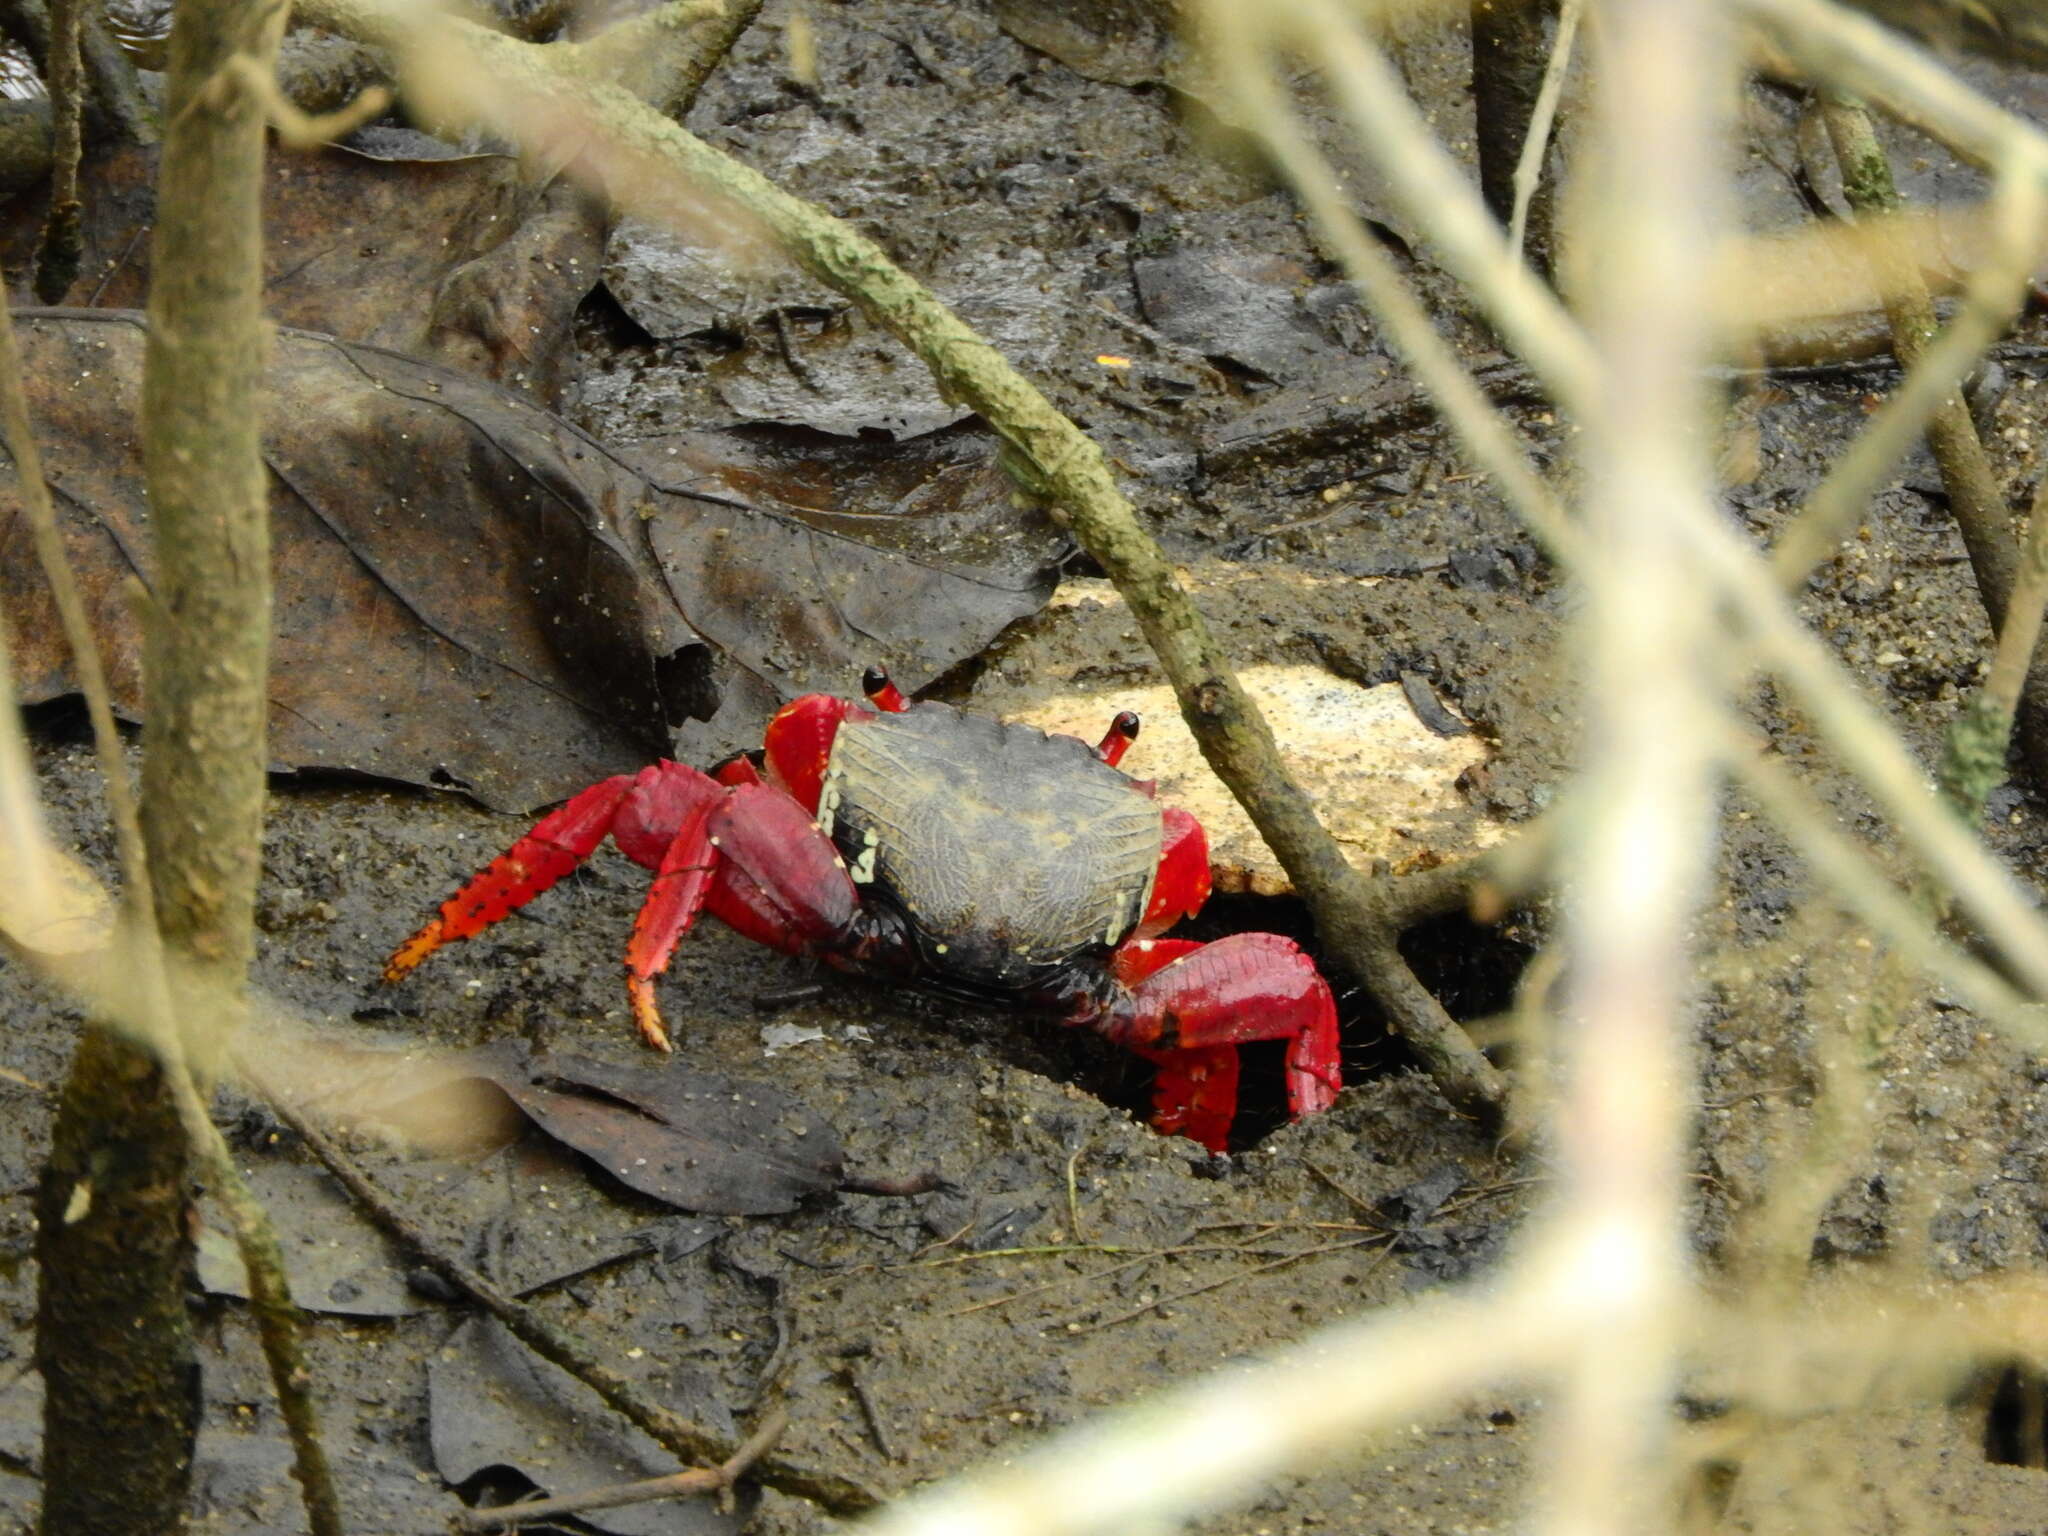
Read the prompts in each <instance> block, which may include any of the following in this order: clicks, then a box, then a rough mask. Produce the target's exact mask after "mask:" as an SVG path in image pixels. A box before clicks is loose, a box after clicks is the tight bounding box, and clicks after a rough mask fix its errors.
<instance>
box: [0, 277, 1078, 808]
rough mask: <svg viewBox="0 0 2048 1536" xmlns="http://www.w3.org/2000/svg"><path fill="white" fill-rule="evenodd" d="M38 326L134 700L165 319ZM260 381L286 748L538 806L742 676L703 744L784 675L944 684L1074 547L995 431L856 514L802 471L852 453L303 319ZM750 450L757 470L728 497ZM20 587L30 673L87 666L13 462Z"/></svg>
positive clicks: (627, 760)
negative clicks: (148, 345)
mask: <svg viewBox="0 0 2048 1536" xmlns="http://www.w3.org/2000/svg"><path fill="white" fill-rule="evenodd" d="M21 332H22V334H21V341H22V348H23V352H24V357H25V364H26V372H27V376H28V378H29V380H30V382H31V387H32V389H33V390H34V392H35V396H36V398H35V401H34V410H35V416H36V419H37V421H38V423H39V426H40V428H41V430H42V432H43V434H44V441H45V449H44V460H45V464H46V465H47V467H48V474H49V477H50V480H51V484H52V488H53V489H54V491H55V492H56V494H57V498H58V501H59V505H60V509H61V515H62V517H63V519H64V523H65V529H64V531H65V538H66V542H67V545H68V546H69V549H70V552H71V558H72V561H73V563H74V565H75V566H76V568H77V569H78V571H79V574H80V577H81V580H82V582H83V584H84V586H85V589H86V597H87V603H88V606H89V608H90V610H91V613H92V616H93V620H94V623H95V626H96V628H97V630H98V632H99V634H100V637H101V645H102V649H103V651H104V652H105V653H106V655H107V661H108V667H109V672H110V674H111V678H112V683H113V689H114V694H115V700H116V705H117V707H118V708H119V709H121V710H122V711H123V712H124V713H126V714H128V715H129V716H130V717H139V715H140V712H141V708H142V704H143V700H142V697H141V687H140V681H141V680H140V667H139V662H140V654H141V636H140V625H139V622H138V617H137V613H136V609H137V595H136V591H135V585H136V583H138V582H140V583H141V584H143V585H146V584H147V580H148V572H149V568H150V562H149V538H148V511H147V506H146V502H145V498H144V495H143V490H142V481H141V474H140V459H139V444H138V442H137V439H136V429H135V425H134V423H135V419H136V404H137V398H138V395H139V390H140V379H141V364H142V353H143V343H144V333H143V327H142V323H141V320H140V317H139V316H136V315H134V314H132V313H128V312H120V313H114V312H106V311H89V312H88V311H66V310H52V311H28V312H24V314H23V315H22V318H21ZM267 388H268V391H269V396H270V401H271V405H270V414H269V417H268V431H267V440H266V450H265V451H266V460H267V463H268V465H269V467H270V471H271V485H272V503H271V511H272V526H273V531H274V540H275V547H276V556H275V567H276V576H277V598H276V601H277V613H276V631H275V645H274V650H273V659H272V680H271V705H272V709H271V720H270V727H271V750H272V753H273V757H274V760H275V762H276V763H277V765H278V766H279V767H285V768H300V767H319V768H329V769H347V770H353V771H357V772H363V773H370V774H376V775H380V776H385V777H390V778H398V779H409V780H413V781H415V782H442V783H456V784H460V785H462V786H464V787H467V788H469V789H470V790H471V791H472V792H473V793H474V794H476V795H477V797H478V798H480V799H482V800H483V801H485V802H486V803H487V804H491V805H494V806H498V807H502V808H506V809H528V808H530V807H532V806H535V805H538V804H541V803H544V802H546V801H549V800H553V799H559V798H561V797H562V796H563V795H565V794H568V793H571V792H573V791H574V790H576V789H578V788H580V787H582V786H583V785H584V784H587V783H589V782H591V781H592V780H593V779H597V778H601V777H604V776H605V775H607V774H611V773H617V772H621V771H624V770H627V769H631V768H633V767H636V766H638V765H639V764H641V763H643V762H645V761H646V760H648V759H649V758H650V757H652V756H654V755H657V754H661V753H663V752H666V751H668V750H670V749H671V747H672V735H671V733H672V731H673V729H674V728H675V727H676V726H677V725H679V724H680V723H682V722H683V721H684V720H685V719H686V718H690V717H693V716H694V717H699V718H701V717H705V716H710V715H713V712H714V710H715V709H716V708H717V706H718V704H719V702H720V696H721V691H723V692H724V693H726V694H728V695H730V696H731V697H732V698H733V699H735V700H740V701H743V705H744V707H742V708H739V709H730V708H729V709H727V710H726V711H724V712H723V714H722V715H721V716H720V729H719V731H718V732H716V733H713V734H712V735H711V736H708V737H707V736H706V735H704V733H701V732H700V733H699V735H698V737H697V738H695V739H692V740H691V741H690V742H689V744H688V745H689V748H690V750H691V751H692V752H701V753H709V752H711V751H714V750H727V749H730V748H731V747H733V746H737V745H741V744H743V743H745V742H747V741H748V740H749V739H750V738H754V739H757V737H755V733H758V730H759V727H760V724H761V718H760V716H761V713H762V711H763V710H765V709H766V708H768V707H772V705H773V704H774V703H775V702H777V701H778V700H779V699H781V698H786V697H789V696H790V695H792V694H794V693H797V692H802V691H804V690H806V689H809V688H815V687H826V688H832V689H835V690H840V691H844V690H845V689H846V688H848V687H849V686H850V685H851V682H852V680H854V679H856V678H857V677H858V676H859V673H860V670H861V668H862V667H863V666H864V665H867V664H869V663H878V664H882V665H886V666H889V667H890V668H891V669H892V670H893V671H895V672H896V673H897V674H898V675H899V677H900V678H901V679H902V680H903V681H904V682H905V683H906V685H908V686H911V687H916V686H919V685H921V684H922V683H923V682H925V681H928V680H929V679H930V678H931V677H932V676H934V675H936V674H937V673H938V672H939V671H941V670H943V669H944V668H945V667H947V666H949V665H951V664H952V663H953V662H955V661H957V660H958V659H960V658H961V657H962V656H965V655H969V654H972V653H973V652H974V651H976V650H978V649H979V648H980V647H981V646H982V645H984V644H986V643H987V641H988V640H989V639H990V638H991V637H992V636H993V635H995V634H996V633H997V632H998V631H999V630H1000V629H1001V628H1002V627H1003V626H1004V625H1006V624H1008V623H1009V622H1011V621H1012V620H1013V619H1015V618H1017V617H1019V616H1021V615H1023V614H1025V613H1028V612H1031V611H1033V610H1035V609H1036V608H1037V607H1038V606H1039V605H1040V604H1041V603H1042V602H1043V600H1044V598H1045V596H1046V595H1047V594H1048V593H1049V591H1050V576H1051V572H1052V570H1053V568H1054V566H1055V565H1056V563H1057V561H1058V559H1059V557H1060V555H1061V553H1062V552H1063V549H1064V545H1063V542H1062V541H1061V539H1060V538H1059V536H1058V535H1057V533H1056V532H1055V531H1054V530H1053V529H1052V528H1051V526H1050V524H1049V523H1047V522H1045V520H1044V519H1043V518H1042V517H1037V516H1027V515H1026V514H1023V513H1020V512H1019V511H1018V510H1017V509H1016V508H1015V507H1014V506H1013V505H1012V497H1011V496H1010V494H1009V492H1008V490H1007V487H1005V486H1004V485H1003V483H1002V482H1001V479H1000V477H999V476H998V475H996V474H995V472H994V471H993V469H992V468H991V467H989V464H988V458H989V455H988V454H987V453H986V452H985V451H983V452H982V453H981V458H982V461H983V462H982V465H981V468H980V469H979V470H971V469H970V470H958V469H955V470H953V471H950V472H949V473H950V474H951V478H950V479H946V477H945V476H943V475H941V474H940V473H939V471H940V470H943V469H945V468H946V466H943V465H940V466H936V467H934V469H933V478H934V479H935V480H943V481H944V483H943V484H942V485H941V486H940V488H939V490H938V491H937V492H935V493H934V494H935V496H936V499H937V501H938V503H940V505H939V506H938V508H937V509H936V511H934V509H932V508H927V507H925V506H922V505H917V504H915V500H916V498H915V496H911V497H910V498H909V500H908V501H906V499H905V497H904V496H903V495H898V496H897V499H896V501H895V502H893V503H890V504H889V505H887V506H885V507H883V508H881V509H878V510H879V512H880V513H881V514H882V515H868V516H865V517H861V516H858V515H854V516H849V515H848V514H846V513H844V512H836V511H835V512H817V511H813V510H811V509H810V508H809V507H807V506H806V505H805V499H806V498H805V496H804V494H802V493H795V492H793V493H791V494H779V490H780V482H781V481H784V480H789V481H794V482H798V483H802V484H804V485H816V484H817V483H819V481H820V480H821V478H822V479H826V480H829V477H830V475H831V470H832V465H831V464H830V463H829V462H827V461H822V460H816V459H810V460H804V461H803V462H801V463H796V464H791V463H783V464H781V465H779V466H776V467H774V472H773V473H769V472H767V468H766V467H764V466H763V465H761V464H760V463H759V462H758V454H757V453H755V451H754V450H753V449H747V450H745V453H744V454H741V456H739V457H737V458H734V454H735V452H736V451H737V450H738V445H737V444H735V443H734V442H732V441H731V440H726V439H714V438H711V437H710V436H709V435H707V436H706V438H705V439H704V440H700V441H698V442H697V443H696V444H695V446H694V448H693V450H692V455H691V457H689V458H688V459H685V457H684V456H682V455H681V454H680V453H679V454H678V456H677V457H676V458H675V460H674V461H673V462H675V463H676V464H677V465H678V466H679V468H678V469H677V470H676V471H675V472H674V473H673V477H672V478H671V477H669V476H668V475H667V474H665V476H664V479H663V480H662V481H661V482H660V483H656V482H654V481H650V480H649V479H648V478H646V477H645V476H644V475H643V474H641V473H640V472H638V470H636V468H635V467H634V466H632V465H630V464H628V463H627V462H625V461H624V460H623V459H622V458H621V457H620V456H618V455H617V454H614V453H612V452H611V451H609V450H608V449H606V448H605V447H604V446H603V445H602V444H600V443H598V442H597V441H596V440H594V439H593V438H591V437H589V436H588V435H587V434H585V433H583V432H581V431H579V430H578V429H576V428H575V427H573V426H572V425H570V424H569V423H568V422H566V421H564V420H562V419H561V418H560V417H557V416H554V415H551V414H549V413H548V412H545V411H542V410H539V409H537V408H536V407H534V406H532V405H530V404H528V403H527V402H525V401H523V400H521V399H519V398H518V397H516V396H515V395H512V394H510V393H508V392H506V391H504V390H501V389H499V388H497V387H496V386H493V385H490V384H486V383H482V382H479V381H477V380H473V379H470V378H467V377H465V376H463V375H460V374H456V373H451V372H448V371H446V370H444V369H439V368H434V367H430V366H428V365H425V364H422V363H418V362H415V361H413V360H411V359H408V358H405V357H401V356H399V355H397V354H394V353H390V352H386V351H383V350H381V349H378V348H374V347H366V346H357V345H351V344H348V343H343V342H338V341H335V340H333V339H332V338H329V337H324V336H315V335H310V334H306V333H303V332H293V331H281V332H279V333H278V335H277V338H276V341H275V344H274V346H273V349H272V358H271V367H270V371H269V377H268V380H267ZM721 442H723V443H725V445H726V449H727V453H726V457H727V458H728V459H730V460H732V462H734V463H737V464H738V465H739V466H740V468H739V470H738V471H736V472H732V473H728V472H727V469H728V466H727V465H725V464H721V463H720V462H718V453H717V451H716V449H717V445H718V444H719V443H721ZM661 458H662V460H663V462H664V463H666V462H669V458H668V455H667V454H666V453H665V452H663V453H662V454H661ZM736 477H737V479H738V480H739V481H744V482H746V483H747V484H748V485H749V486H750V487H751V488H752V490H751V491H750V493H748V494H745V495H740V496H735V495H730V494H712V493H713V492H720V491H728V490H730V489H731V488H732V486H733V485H734V484H735V478H736ZM856 510H857V509H856ZM927 514H932V515H927ZM0 608H4V610H5V612H6V614H7V616H8V619H9V622H10V624H11V626H12V633H13V636H14V639H15V643H16V645H17V647H18V651H17V656H16V664H17V669H18V682H19V686H20V688H21V691H22V695H23V697H24V699H25V700H27V701H30V702H34V701H38V700H42V699H47V698H51V697H54V696H56V695H59V694H62V693H65V692H68V691H70V690H71V688H72V687H73V681H72V678H71V676H70V670H69V665H70V664H69V657H68V655H67V654H66V653H65V651H64V648H63V646H62V643H61V640H60V639H59V637H58V630H57V624H56V621H55V615H54V611H53V609H52V606H51V604H50V601H49V597H48V593H47V591H46V589H45V587H44V585H43V582H42V579H41V577H40V575H39V574H38V572H37V569H36V565H35V561H34V558H33V554H32V551H31V548H30V539H29V531H28V528H27V524H26V519H25V517H24V516H23V515H22V514H21V512H20V508H19V497H18V495H17V493H16V490H15V487H14V486H13V485H12V483H11V477H10V478H9V480H5V481H0Z"/></svg>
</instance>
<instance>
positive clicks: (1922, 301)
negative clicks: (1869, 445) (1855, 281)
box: [1821, 91, 2048, 784]
mask: <svg viewBox="0 0 2048 1536" xmlns="http://www.w3.org/2000/svg"><path fill="white" fill-rule="evenodd" d="M1821 117H1822V120H1823V121H1824V122H1825V123H1826V125H1827V130H1828V137H1829V139H1830V140H1831V141H1832V142H1833V144H1834V147H1835V158H1836V159H1837V160H1838V161H1839V162H1840V164H1841V169H1842V191H1843V195H1844V196H1845V197H1846V198H1847V199H1848V201H1849V206H1850V207H1851V208H1853V209H1854V210H1855V211H1856V214H1857V217H1858V219H1859V227H1860V228H1861V229H1862V230H1863V231H1864V233H1865V235H1866V236H1867V244H1866V248H1865V249H1866V253H1867V255H1868V258H1869V261H1870V265H1871V270H1872V272H1873V273H1874V275H1875V276H1876V278H1877V282H1878V292H1879V295H1880V297H1881V298H1882V299H1883V301H1884V309H1885V315H1886V317H1887V319H1889V321H1890V322H1891V328H1892V350H1893V351H1894V352H1895V353H1896V354H1897V355H1898V359H1899V361H1900V362H1901V363H1904V364H1905V365H1906V366H1907V367H1909V368H1910V367H1912V366H1913V365H1914V364H1916V363H1918V362H1920V361H1921V359H1922V358H1923V357H1924V356H1925V354H1926V353H1927V351H1928V349H1929V347H1930V346H1931V344H1932V341H1933V337H1934V301H1933V299H1932V297H1931V296H1930V295H1929V294H1928V292H1927V283H1926V281H1925V279H1924V278H1922V276H1921V275H1920V267H1919V264H1918V262H1917V261H1915V260H1914V258H1913V256H1912V254H1911V253H1910V252H1909V251H1908V250H1907V249H1906V248H1905V246H1904V244H1903V243H1902V242H1901V241H1899V240H1898V239H1897V238H1896V222H1895V220H1896V215H1897V214H1898V212H1899V210H1900V208H1901V206H1902V203H1901V200H1900V198H1899V193H1898V188H1897V187H1896V186H1895V185H1894V184H1893V181H1892V169H1891V160H1890V157H1889V156H1887V155H1886V153H1885V150H1884V146H1883V145H1882V144H1880V143H1879V142H1878V139H1877V132H1876V130H1875V129H1874V128H1873V127H1872V126H1871V122H1870V115H1869V114H1868V113H1867V112H1865V111H1864V110H1863V108H1862V106H1861V105H1860V104H1858V103H1857V102H1855V101H1853V100H1849V99H1847V98H1844V97H1843V96H1842V95H1840V94H1839V93H1838V92H1834V91H1826V92H1823V94H1822V97H1821ZM2021 180H2022V182H2023V183H2026V182H2027V178H2021ZM1927 446H1928V448H1929V450H1930V451H1931V452H1932V453H1933V455H1934V462H1935V466H1936V468H1937V469H1938V470H1939V471H1940V474H1941V483H1942V486H1943V488H1944V489H1945V490H1946V491H1947V492H1948V504H1949V511H1950V513H1951V515H1952V516H1954V518H1955V520H1956V527H1957V528H1958V529H1959V530H1960V531H1961V532H1962V536H1963V547H1964V548H1965V549H1967V550H1968V551H1969V554H1970V565H1971V568H1972V569H1973V570H1974V571H1975V572H1976V576H1977V589H1978V592H1979V593H1980V594H1981V595H1982V598H1983V602H1984V608H1985V611H1986V612H1987V613H1988V614H1989V615H1990V617H1991V624H1992V627H1993V628H1994V629H2001V628H2007V627H2009V626H2007V625H2006V616H2007V613H2008V612H2009V610H2010V604H2011V601H2012V596H2013V590H2014V587H2015V586H2016V585H2017V584H2018V582H2019V579H2020V577H2019V546H2018V541H2017V540H2016V539H2014V537H2013V532H2012V515H2011V513H2010V512H2009V511H2008V510H2007V508H2006V504H2005V493H2004V492H2003V491H2002V490H2001V489H2000V488H1999V485H1998V479H1997V477H1996V476H1995V475H1994V474H1993V473H1992V471H1991V461H1990V459H1989V458H1988V457H1987V456H1986V454H1985V452H1984V445H1983V443H1982V442H1980V441H1979V440H1978V437H1977V424H1976V422H1975V421H1974V420H1973V419H1972V418H1971V415H1970V408H1969V406H1968V405H1967V404H1965V403H1964V401H1963V399H1962V397H1961V395H1960V394H1954V393H1951V394H1948V395H1945V396H1944V397H1943V398H1942V399H1941V401H1940V403H1939V404H1937V405H1936V406H1935V407H1934V410H1933V412H1932V413H1931V414H1930V415H1929V416H1928V418H1927ZM2028 655H2029V657H2031V655H2032V653H2031V651H2030V652H2029V653H2028ZM2027 692H2028V694H2029V695H2030V697H2023V698H2022V699H2021V701H2020V705H2019V708H2020V710H2021V711H2022V713H2021V715H2020V720H2021V730H2020V739H2021V745H2022V747H2023V749H2024V750H2025V753H2026V759H2027V764H2028V768H2029V776H2030V777H2031V778H2032V779H2033V780H2034V782H2036V783H2037V784H2048V668H2042V669H2040V670H2039V671H2038V672H2037V674H2036V675H2035V676H2034V677H2033V679H2032V683H2031V687H2030V688H2029V689H2028V690H2027Z"/></svg>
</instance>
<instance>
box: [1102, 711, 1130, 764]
mask: <svg viewBox="0 0 2048 1536" xmlns="http://www.w3.org/2000/svg"><path fill="white" fill-rule="evenodd" d="M1137 739H1138V712H1137V711H1136V710H1134V709H1127V710H1124V711H1123V712H1121V713H1120V714H1119V715H1118V716H1117V717H1116V718H1115V719H1114V720H1112V721H1110V722H1109V730H1108V731H1107V732H1106V733H1105V734H1104V735H1103V738H1102V740H1101V741H1100V742H1099V743H1097V745H1096V748H1095V755H1096V756H1097V757H1099V758H1101V759H1102V760H1103V761H1104V762H1105V763H1107V764H1109V766H1110V767H1112V768H1114V767H1115V766H1116V765H1117V764H1118V763H1120V762H1122V761H1123V760H1124V753H1126V752H1128V751H1129V750H1130V748H1131V743H1132V742H1134V741H1136V740H1137Z"/></svg>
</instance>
